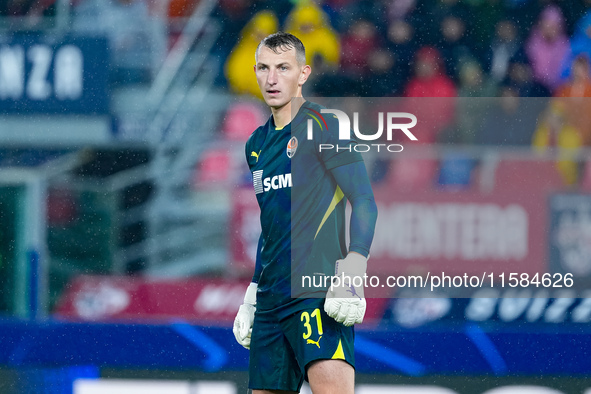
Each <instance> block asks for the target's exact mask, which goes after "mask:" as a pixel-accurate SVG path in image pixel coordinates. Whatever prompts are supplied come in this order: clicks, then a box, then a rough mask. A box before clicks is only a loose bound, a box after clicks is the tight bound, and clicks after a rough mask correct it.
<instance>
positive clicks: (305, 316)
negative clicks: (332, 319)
mask: <svg viewBox="0 0 591 394" xmlns="http://www.w3.org/2000/svg"><path fill="white" fill-rule="evenodd" d="M311 320H316V328H317V329H318V335H322V319H321V316H320V309H319V308H316V309H314V310H313V311H312V313H308V311H304V312H302V315H301V317H300V321H302V322H304V328H305V329H306V332H304V333H303V334H302V336H303V337H304V339H308V338H310V336H311V335H312V325H311V324H310V323H311V322H310V321H311ZM312 324H313V323H312Z"/></svg>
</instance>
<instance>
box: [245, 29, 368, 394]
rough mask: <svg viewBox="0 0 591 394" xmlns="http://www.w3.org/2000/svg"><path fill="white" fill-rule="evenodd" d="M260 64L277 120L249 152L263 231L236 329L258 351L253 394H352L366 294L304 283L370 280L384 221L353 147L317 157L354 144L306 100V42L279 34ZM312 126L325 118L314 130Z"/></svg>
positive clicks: (256, 135)
mask: <svg viewBox="0 0 591 394" xmlns="http://www.w3.org/2000/svg"><path fill="white" fill-rule="evenodd" d="M255 60H256V64H255V66H254V71H255V74H256V78H257V81H258V85H259V87H260V89H261V92H262V94H263V97H264V99H265V102H266V104H267V105H268V106H269V108H270V109H271V116H270V117H269V120H268V121H267V123H266V124H265V125H263V126H261V127H259V128H258V129H256V130H255V131H254V132H253V134H252V135H251V137H250V138H249V140H248V141H247V143H246V151H245V152H246V159H247V162H248V166H249V168H250V171H251V172H252V174H253V185H254V191H255V195H256V198H257V201H258V203H259V206H260V208H261V218H260V220H261V228H262V232H261V236H260V239H259V243H258V248H257V257H256V266H255V272H254V275H253V279H252V283H251V284H250V285H249V286H248V289H247V291H246V294H245V296H244V304H243V305H242V306H241V307H240V309H239V311H238V314H237V316H236V319H235V321H234V335H235V337H236V340H237V341H238V342H239V343H240V344H241V345H243V346H244V347H246V348H249V349H250V361H249V387H250V388H251V389H252V390H253V393H255V394H263V393H279V392H281V393H283V392H299V390H300V388H301V385H302V383H303V381H304V379H306V380H308V382H309V383H310V387H311V389H312V391H313V392H314V394H323V393H342V394H347V393H353V392H354V384H355V370H354V366H355V360H354V351H353V341H354V330H353V325H354V324H355V323H361V322H362V320H363V316H364V314H365V308H366V302H365V298H364V294H363V287H362V286H361V287H355V286H349V285H350V283H348V281H344V283H341V286H339V287H335V288H332V287H330V288H309V289H306V288H304V287H303V286H302V283H301V280H302V276H303V275H310V276H313V275H318V276H321V277H325V276H332V275H335V274H336V275H338V276H340V277H342V276H343V275H344V276H345V277H351V278H354V277H356V276H361V277H363V275H364V274H365V271H366V268H367V258H368V256H369V248H370V245H371V241H372V239H373V234H374V228H375V222H376V219H377V208H376V204H375V201H374V197H373V192H372V190H371V185H370V182H369V179H368V176H367V172H366V170H365V165H364V163H363V159H362V157H361V155H360V154H359V153H357V152H355V150H354V149H339V150H319V149H318V147H319V146H320V144H332V145H337V144H338V145H339V146H341V147H347V146H348V147H350V146H352V145H354V144H355V142H354V141H351V140H347V141H343V140H338V126H339V125H338V122H337V119H336V118H335V117H334V116H332V115H331V114H330V113H326V112H322V111H323V107H321V106H319V105H317V104H315V103H311V102H309V101H306V100H305V99H304V98H303V97H302V86H303V85H304V83H305V82H306V80H307V79H308V77H309V75H310V73H311V68H310V66H308V65H306V56H305V49H304V46H303V44H302V42H301V41H300V40H299V39H298V38H297V37H295V36H293V35H291V34H287V33H282V32H279V33H275V34H272V35H270V36H268V37H266V38H265V39H263V40H262V41H261V43H260V44H259V47H258V48H257V51H256V54H255ZM292 98H293V99H292ZM309 119H315V120H318V122H316V121H314V122H313V123H314V124H315V126H314V129H313V130H308V127H310V126H309V125H310V124H311V123H310V122H308V120H309ZM310 132H312V133H311V134H312V135H311V136H310ZM324 146H327V145H324ZM347 200H349V201H350V202H351V207H352V211H351V221H350V239H351V241H350V244H349V248H348V250H347V247H346V244H345V204H346V201H347ZM353 282H355V281H353ZM329 283H330V281H329ZM357 283H359V281H357Z"/></svg>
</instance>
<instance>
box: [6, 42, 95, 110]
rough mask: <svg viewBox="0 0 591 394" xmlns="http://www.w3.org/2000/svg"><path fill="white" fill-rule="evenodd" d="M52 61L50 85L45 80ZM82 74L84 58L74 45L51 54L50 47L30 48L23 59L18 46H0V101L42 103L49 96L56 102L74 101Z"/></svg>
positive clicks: (33, 46)
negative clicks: (52, 96) (55, 99)
mask: <svg viewBox="0 0 591 394" xmlns="http://www.w3.org/2000/svg"><path fill="white" fill-rule="evenodd" d="M52 61H53V62H54V65H53V86H52V84H51V80H50V78H49V77H50V71H51V65H52ZM28 64H30V71H28V72H27V66H28ZM83 74H84V56H83V54H82V50H81V49H80V48H78V47H76V46H74V45H64V46H61V47H59V48H57V49H56V50H55V53H54V48H52V47H50V46H47V45H41V44H38V45H32V46H31V47H29V48H26V59H25V48H23V47H22V46H20V45H13V46H8V45H4V46H2V47H0V100H21V99H23V98H28V99H31V100H36V101H42V100H47V99H48V98H49V97H51V95H52V93H53V94H54V95H55V98H57V99H58V100H77V99H80V98H81V97H82V89H83V80H84V78H83ZM25 96H26V97H25Z"/></svg>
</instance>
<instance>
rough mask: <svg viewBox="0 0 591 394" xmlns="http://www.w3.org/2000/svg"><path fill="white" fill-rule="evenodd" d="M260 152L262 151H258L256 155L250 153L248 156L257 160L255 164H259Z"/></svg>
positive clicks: (253, 152)
mask: <svg viewBox="0 0 591 394" xmlns="http://www.w3.org/2000/svg"><path fill="white" fill-rule="evenodd" d="M261 152H262V151H259V153H256V152H255V151H252V152H250V156H251V157H252V156H253V157H255V158H256V159H257V161H256V163H258V162H259V156H260V155H261Z"/></svg>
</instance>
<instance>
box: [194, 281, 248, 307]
mask: <svg viewBox="0 0 591 394" xmlns="http://www.w3.org/2000/svg"><path fill="white" fill-rule="evenodd" d="M243 298H244V288H243V286H242V285H238V286H237V285H232V286H228V285H215V284H210V285H207V286H205V287H204V288H203V290H201V293H199V295H198V296H197V299H196V300H195V303H194V304H193V307H194V308H195V311H197V312H199V313H214V314H221V313H226V312H228V313H229V312H233V311H237V310H238V307H240V305H241V304H242V299H243Z"/></svg>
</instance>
